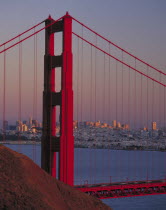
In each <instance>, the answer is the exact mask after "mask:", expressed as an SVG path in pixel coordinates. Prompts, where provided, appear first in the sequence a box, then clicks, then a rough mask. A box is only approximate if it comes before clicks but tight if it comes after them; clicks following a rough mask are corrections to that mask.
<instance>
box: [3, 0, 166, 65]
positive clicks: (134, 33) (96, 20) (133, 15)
mask: <svg viewBox="0 0 166 210" xmlns="http://www.w3.org/2000/svg"><path fill="white" fill-rule="evenodd" d="M66 11H69V13H70V14H71V15H72V16H74V17H76V18H77V19H79V20H81V21H82V22H84V23H86V24H88V25H89V26H91V27H92V28H93V29H95V30H96V31H98V32H100V33H101V34H103V35H104V36H106V37H108V38H111V40H112V41H114V42H115V43H118V44H119V45H120V46H122V47H124V48H125V49H127V50H130V51H132V52H133V53H134V54H136V55H138V56H140V57H142V58H145V60H147V61H149V62H151V63H152V64H155V65H157V66H158V67H161V68H162V69H165V68H166V63H165V55H166V44H165V37H166V25H165V20H166V13H165V11H166V1H165V0H104V1H102V0H84V1H82V0H28V1H23V0H15V1H12V0H5V1H1V13H0V27H1V35H0V42H3V41H5V40H7V39H9V38H10V37H13V36H14V35H16V34H17V33H18V32H22V31H23V30H24V29H27V28H28V27H30V26H33V25H34V24H36V23H38V22H40V21H41V20H43V19H45V18H47V16H48V15H49V14H51V15H52V16H53V17H54V18H55V19H56V18H59V17H60V16H62V15H64V14H65V12H66Z"/></svg>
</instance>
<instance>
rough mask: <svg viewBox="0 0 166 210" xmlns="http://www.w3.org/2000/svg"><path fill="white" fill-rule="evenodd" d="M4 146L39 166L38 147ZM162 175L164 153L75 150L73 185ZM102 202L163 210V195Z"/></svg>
mask: <svg viewBox="0 0 166 210" xmlns="http://www.w3.org/2000/svg"><path fill="white" fill-rule="evenodd" d="M6 146H7V147H9V148H11V149H13V150H15V151H17V152H21V153H23V154H25V155H27V156H28V157H30V158H31V159H33V160H34V161H35V162H36V163H37V164H38V165H39V166H40V161H41V147H40V145H11V144H10V145H9V144H7V145H6ZM57 162H58V160H57ZM165 175H166V153H165V152H158V151H125V150H108V149H87V148H86V149H84V148H76V149H75V184H84V183H88V184H93V183H109V182H110V181H111V182H116V181H127V180H130V181H132V180H135V181H136V180H146V179H149V180H152V179H153V180H154V179H165V178H166V177H165ZM103 202H104V203H106V204H107V205H109V206H110V207H112V208H113V209H114V210H137V209H143V210H166V195H152V196H138V197H130V198H115V199H104V200H103Z"/></svg>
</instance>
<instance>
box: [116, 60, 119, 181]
mask: <svg viewBox="0 0 166 210" xmlns="http://www.w3.org/2000/svg"><path fill="white" fill-rule="evenodd" d="M115 68H116V87H115V94H116V99H115V100H116V102H115V118H116V124H115V126H116V128H115V131H116V140H118V139H117V138H118V130H117V117H118V116H117V114H118V61H117V60H116V67H115ZM115 176H116V177H117V178H118V170H116V173H115ZM117 178H116V181H119V180H117Z"/></svg>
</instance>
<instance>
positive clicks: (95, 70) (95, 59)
mask: <svg viewBox="0 0 166 210" xmlns="http://www.w3.org/2000/svg"><path fill="white" fill-rule="evenodd" d="M95 45H96V46H97V35H96V34H95ZM96 113H97V49H96V48H95V58H94V120H95V122H96V120H97V117H96ZM96 129H97V128H96V127H95V141H96V136H97V131H96ZM96 158H97V155H96V150H95V151H94V174H96V173H97V167H96V163H97V160H96ZM94 183H96V176H94Z"/></svg>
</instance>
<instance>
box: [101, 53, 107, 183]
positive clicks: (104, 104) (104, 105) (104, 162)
mask: <svg viewBox="0 0 166 210" xmlns="http://www.w3.org/2000/svg"><path fill="white" fill-rule="evenodd" d="M103 59H104V72H103V73H104V75H103V77H104V78H103V103H102V107H103V127H104V129H105V122H106V120H105V109H106V103H105V91H106V90H105V86H106V84H105V83H106V81H105V75H106V66H105V53H104V57H103ZM102 135H103V142H102V144H103V150H102V153H103V155H102V156H103V160H102V164H103V169H102V170H103V178H105V164H106V161H105V149H104V148H105V146H104V142H105V132H104V133H103V134H102ZM102 182H103V179H102ZM104 182H105V180H104Z"/></svg>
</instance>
